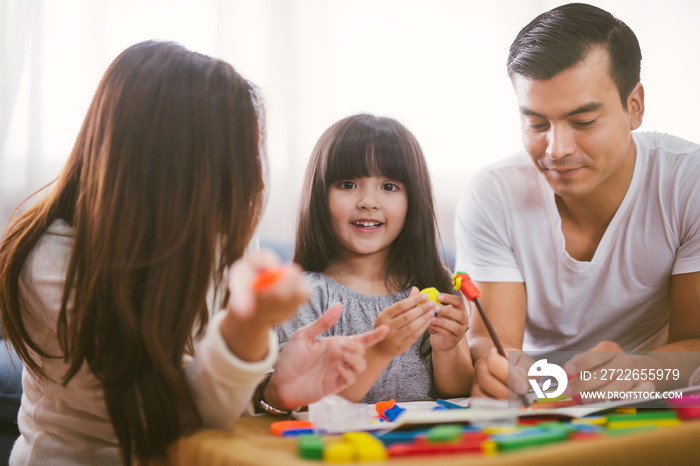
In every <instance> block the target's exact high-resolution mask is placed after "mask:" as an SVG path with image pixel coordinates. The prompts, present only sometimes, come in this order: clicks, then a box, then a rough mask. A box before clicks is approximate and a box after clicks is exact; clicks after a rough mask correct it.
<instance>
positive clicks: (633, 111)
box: [627, 83, 644, 130]
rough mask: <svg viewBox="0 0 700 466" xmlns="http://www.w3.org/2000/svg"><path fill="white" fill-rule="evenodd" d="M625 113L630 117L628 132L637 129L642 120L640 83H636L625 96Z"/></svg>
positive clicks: (641, 90)
mask: <svg viewBox="0 0 700 466" xmlns="http://www.w3.org/2000/svg"><path fill="white" fill-rule="evenodd" d="M627 113H628V114H629V116H630V130H635V129H637V128H639V127H640V126H641V125H642V119H643V118H644V86H642V83H637V85H636V86H635V87H634V89H632V92H630V95H629V96H627Z"/></svg>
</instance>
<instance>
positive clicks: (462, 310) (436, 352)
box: [429, 293, 474, 398]
mask: <svg viewBox="0 0 700 466" xmlns="http://www.w3.org/2000/svg"><path fill="white" fill-rule="evenodd" d="M438 299H439V300H440V302H442V303H443V305H442V306H440V309H439V310H438V315H437V316H436V318H435V320H434V321H433V322H432V323H431V324H430V329H429V331H430V344H431V346H432V358H433V380H434V383H435V390H436V391H437V395H438V396H439V397H441V398H457V397H463V396H468V395H469V392H470V391H471V386H472V382H473V380H474V366H473V365H472V360H471V355H470V353H469V346H468V344H467V337H466V332H467V327H468V322H469V319H468V317H467V311H466V307H465V303H464V301H463V300H462V298H461V297H460V296H456V295H452V294H447V293H442V294H440V296H439V297H438Z"/></svg>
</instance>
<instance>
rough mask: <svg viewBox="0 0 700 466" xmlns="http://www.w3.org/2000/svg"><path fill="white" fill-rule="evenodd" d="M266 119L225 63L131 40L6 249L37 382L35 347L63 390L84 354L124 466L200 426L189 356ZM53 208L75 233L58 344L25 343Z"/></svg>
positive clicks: (4, 305)
mask: <svg viewBox="0 0 700 466" xmlns="http://www.w3.org/2000/svg"><path fill="white" fill-rule="evenodd" d="M261 122H262V109H261V107H260V103H259V101H258V99H257V97H256V93H255V89H254V88H253V86H252V85H251V84H250V83H249V82H247V81H246V80H244V79H243V78H242V77H241V76H240V75H239V74H238V73H237V72H236V71H235V70H234V69H233V68H232V67H231V66H230V65H229V64H227V63H225V62H223V61H220V60H216V59H213V58H210V57H207V56H204V55H201V54H198V53H195V52H192V51H189V50H187V49H185V48H184V47H182V46H180V45H177V44H173V43H165V42H152V41H149V42H144V43H140V44H136V45H134V46H132V47H130V48H128V49H127V50H125V51H124V52H122V53H121V54H120V55H119V56H118V57H117V58H116V59H115V60H114V62H113V63H112V64H111V65H110V67H109V68H108V70H107V71H106V73H105V75H104V77H103V79H102V81H101V83H100V84H99V87H98V89H97V91H96V94H95V96H94V98H93V100H92V103H91V105H90V107H89V110H88V112H87V116H86V117H85V121H84V123H83V126H82V128H81V130H80V133H79V134H78V137H77V140H76V142H75V146H74V147H73V150H72V152H71V154H70V157H69V159H68V162H67V164H66V166H65V168H64V170H63V172H62V173H61V174H60V176H59V177H58V178H57V180H56V181H55V182H54V186H53V188H52V189H51V191H50V193H49V194H48V195H47V196H46V197H45V198H43V199H42V200H40V201H39V202H38V203H36V204H35V205H34V206H33V207H31V208H29V209H28V210H27V211H26V212H25V213H24V214H22V215H21V216H19V217H18V218H17V219H16V220H15V221H14V222H13V223H12V224H11V225H10V226H9V227H8V229H7V231H6V236H5V238H4V239H3V241H2V243H1V244H0V311H1V317H2V327H3V332H4V335H5V337H6V338H9V340H10V341H11V342H12V344H13V345H14V347H15V348H16V350H17V353H18V354H19V356H20V357H21V359H22V361H23V362H24V364H25V365H26V367H27V369H28V370H29V371H31V372H32V373H33V374H35V376H37V377H40V378H47V377H48V376H47V375H46V374H45V372H44V371H43V370H42V365H41V363H40V362H39V361H38V360H37V359H35V358H36V357H40V358H50V357H61V358H63V359H64V361H65V362H66V364H67V367H68V369H67V372H66V374H65V377H64V379H63V380H62V381H61V382H62V383H63V384H66V385H67V384H68V383H69V382H70V380H71V378H73V377H74V376H75V375H76V373H77V372H78V370H79V369H80V368H81V366H82V365H83V364H85V363H87V365H88V366H89V368H90V370H91V371H92V373H94V375H95V376H96V377H97V378H98V380H99V381H100V382H101V383H102V386H103V387H104V394H105V401H106V404H107V409H108V412H109V415H110V417H111V421H112V424H113V426H114V430H115V432H116V436H117V438H118V440H119V444H120V448H121V451H122V455H123V459H124V461H125V463H127V464H131V462H132V460H133V459H134V458H136V459H145V458H147V457H149V456H152V455H155V454H160V453H162V452H164V450H165V447H166V446H167V445H168V444H169V443H170V442H172V441H173V440H175V439H176V438H177V437H178V436H180V435H181V434H182V433H183V425H184V426H186V427H185V428H189V427H196V426H198V425H199V424H200V423H201V419H200V416H199V413H198V411H197V408H196V405H195V402H194V400H193V398H192V395H191V394H190V391H189V390H188V387H187V384H186V381H185V375H184V371H183V368H182V360H183V355H184V354H185V353H186V352H191V351H192V349H193V348H192V343H193V338H196V337H197V336H199V335H201V333H202V331H203V329H204V327H205V326H206V324H207V319H208V308H207V304H206V296H207V291H208V290H209V289H210V286H211V285H212V283H215V284H216V283H221V281H222V278H223V276H224V272H225V268H226V266H227V265H228V264H230V263H231V262H233V261H234V260H235V259H237V258H238V257H240V256H241V255H242V254H243V251H244V249H245V247H246V245H247V243H248V242H249V240H250V238H251V237H252V235H253V232H254V229H255V226H256V225H257V222H258V220H259V217H260V212H261V209H262V205H263V198H262V187H263V174H264V171H263V157H262V156H263V154H262V149H261V148H262V139H263V134H262V131H263V128H262V123H261ZM56 219H64V220H65V221H66V222H68V223H69V224H70V225H72V227H73V230H74V246H73V249H72V255H71V257H70V261H69V264H68V271H67V275H66V281H65V287H64V291H63V298H62V302H61V311H60V314H59V316H58V329H57V330H58V338H59V343H60V347H61V350H62V354H59V355H55V354H46V352H45V351H44V350H42V347H41V346H40V343H41V342H34V341H32V340H31V338H30V336H29V331H28V329H27V326H26V322H27V321H26V320H25V317H26V316H25V315H24V312H27V310H28V309H27V303H28V302H29V300H28V297H27V296H24V295H23V294H22V293H21V292H20V288H19V281H20V274H21V271H22V267H23V265H24V263H25V261H26V259H27V257H28V255H29V254H30V252H31V251H32V249H33V248H34V246H35V245H36V244H37V241H38V240H39V238H40V237H41V236H42V235H43V234H44V233H45V232H46V230H47V228H48V227H49V226H50V225H51V224H52V223H53V222H54V221H55V220H56ZM29 312H31V310H29Z"/></svg>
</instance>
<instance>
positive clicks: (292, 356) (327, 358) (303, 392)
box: [263, 303, 389, 410]
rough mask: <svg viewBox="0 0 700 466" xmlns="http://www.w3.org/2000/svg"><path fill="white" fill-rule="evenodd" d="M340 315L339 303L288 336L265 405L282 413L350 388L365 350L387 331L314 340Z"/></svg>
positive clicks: (362, 366)
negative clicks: (268, 404) (280, 410)
mask: <svg viewBox="0 0 700 466" xmlns="http://www.w3.org/2000/svg"><path fill="white" fill-rule="evenodd" d="M341 312H342V306H341V305H340V303H338V304H335V305H334V306H332V307H331V308H330V309H328V310H327V311H326V312H325V313H324V314H323V315H322V316H321V317H319V319H318V320H316V321H315V322H313V323H311V324H309V325H307V326H306V327H302V328H300V329H298V330H297V331H295V332H294V333H293V334H292V336H291V337H290V338H289V340H288V341H287V344H286V345H285V346H284V348H283V349H282V351H281V352H280V354H279V358H278V360H277V364H276V365H275V372H274V373H273V375H272V378H271V379H270V382H269V383H268V385H267V387H266V388H265V392H264V393H263V398H264V399H265V401H266V402H267V403H270V404H271V405H272V406H274V407H276V408H278V409H282V410H289V409H293V408H296V407H299V406H305V405H308V404H309V403H313V402H315V401H318V400H320V399H321V398H323V397H324V396H326V395H332V394H335V393H338V392H339V391H341V390H343V389H344V388H346V387H348V386H350V385H351V384H353V383H354V382H355V379H356V377H357V375H358V374H360V373H361V372H363V371H364V370H365V368H366V367H367V365H366V362H365V358H364V354H365V348H366V347H368V346H372V345H374V344H376V343H377V342H378V341H380V340H381V339H382V338H384V337H385V336H386V334H387V332H388V331H389V328H388V327H387V326H384V325H382V326H379V327H377V328H375V329H374V330H372V331H370V332H367V333H363V334H360V335H353V336H333V337H326V338H316V336H317V335H320V334H321V333H323V332H325V331H326V330H328V329H329V328H331V327H332V326H333V325H335V323H336V322H337V321H338V319H339V318H340V314H341Z"/></svg>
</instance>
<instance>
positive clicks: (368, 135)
mask: <svg viewBox="0 0 700 466" xmlns="http://www.w3.org/2000/svg"><path fill="white" fill-rule="evenodd" d="M436 242H437V228H436V221H435V212H434V209H433V199H432V188H431V184H430V179H429V175H428V169H427V167H426V164H425V161H424V159H423V154H422V151H421V149H420V146H419V145H418V142H417V141H416V139H415V138H414V137H413V135H412V134H411V133H410V132H409V131H408V130H407V129H406V128H405V127H404V126H402V125H401V124H400V123H398V122H397V121H395V120H392V119H389V118H378V117H375V116H372V115H355V116H351V117H349V118H346V119H344V120H341V121H339V122H337V123H336V124H334V125H333V126H331V127H330V128H329V129H328V130H326V132H325V133H324V134H323V135H322V136H321V139H320V140H319V141H318V143H317V144H316V147H315V149H314V151H313V154H312V156H311V160H310V162H309V165H308V168H307V172H306V179H305V182H304V192H303V194H302V199H301V206H300V209H299V219H298V229H297V238H296V247H295V252H294V261H295V262H297V263H299V264H300V265H301V266H302V267H303V268H304V269H306V270H307V271H308V272H309V273H308V274H307V277H306V278H307V283H309V284H310V287H311V301H310V303H308V304H306V305H303V306H302V307H301V308H300V310H299V312H298V313H297V315H296V316H295V317H294V318H293V319H292V320H291V321H288V322H285V323H283V324H281V325H280V326H278V330H277V332H278V337H279V339H280V342H281V343H284V342H285V341H286V340H287V339H288V338H289V336H290V334H291V333H292V332H293V331H294V330H295V329H296V328H298V327H299V326H301V325H304V324H306V323H307V322H310V321H312V320H313V319H315V318H317V317H318V315H320V313H321V312H322V311H323V310H325V309H327V308H328V307H329V306H330V305H331V304H332V303H334V302H340V303H342V306H343V314H342V317H341V319H340V321H339V322H338V323H337V324H336V325H335V326H334V327H333V328H332V329H331V330H330V331H329V332H327V334H330V335H352V334H355V333H357V332H363V331H366V330H367V329H371V328H372V327H376V326H379V325H381V324H386V325H388V326H389V328H390V330H389V334H388V335H387V337H386V338H385V339H384V340H383V341H382V342H380V343H378V344H376V345H374V346H372V347H371V348H368V350H367V353H366V357H367V366H368V367H367V370H365V371H364V372H363V373H362V374H360V376H359V377H358V380H357V381H356V383H355V384H353V385H352V386H350V387H349V388H348V389H346V390H345V391H344V392H342V394H343V395H344V396H345V397H346V398H348V399H350V400H353V401H360V400H362V401H364V402H366V403H374V402H377V401H380V400H388V399H391V398H394V399H396V400H397V401H410V400H428V399H435V398H436V397H443V398H447V397H458V396H466V395H467V394H468V393H469V391H470V387H471V382H472V378H473V367H472V364H471V357H470V354H469V349H468V346H467V341H466V337H465V333H466V330H467V322H468V319H467V312H466V309H465V304H464V302H463V300H462V299H461V298H460V297H459V296H457V295H455V294H453V293H454V289H453V287H452V286H451V280H450V275H449V273H448V271H447V270H446V269H445V268H444V266H443V264H442V263H441V261H440V258H439V255H438V251H437V244H436ZM426 287H435V288H437V289H438V290H440V291H442V293H441V294H440V296H439V300H440V301H441V302H442V305H436V304H434V303H433V302H432V301H427V296H426V295H425V294H419V293H418V289H422V288H426ZM426 330H428V331H429V332H428V333H427V334H426V333H425V332H426ZM424 334H425V335H424ZM422 335H424V336H423V337H421V336H422ZM431 350H432V351H431ZM283 353H284V351H283Z"/></svg>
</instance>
